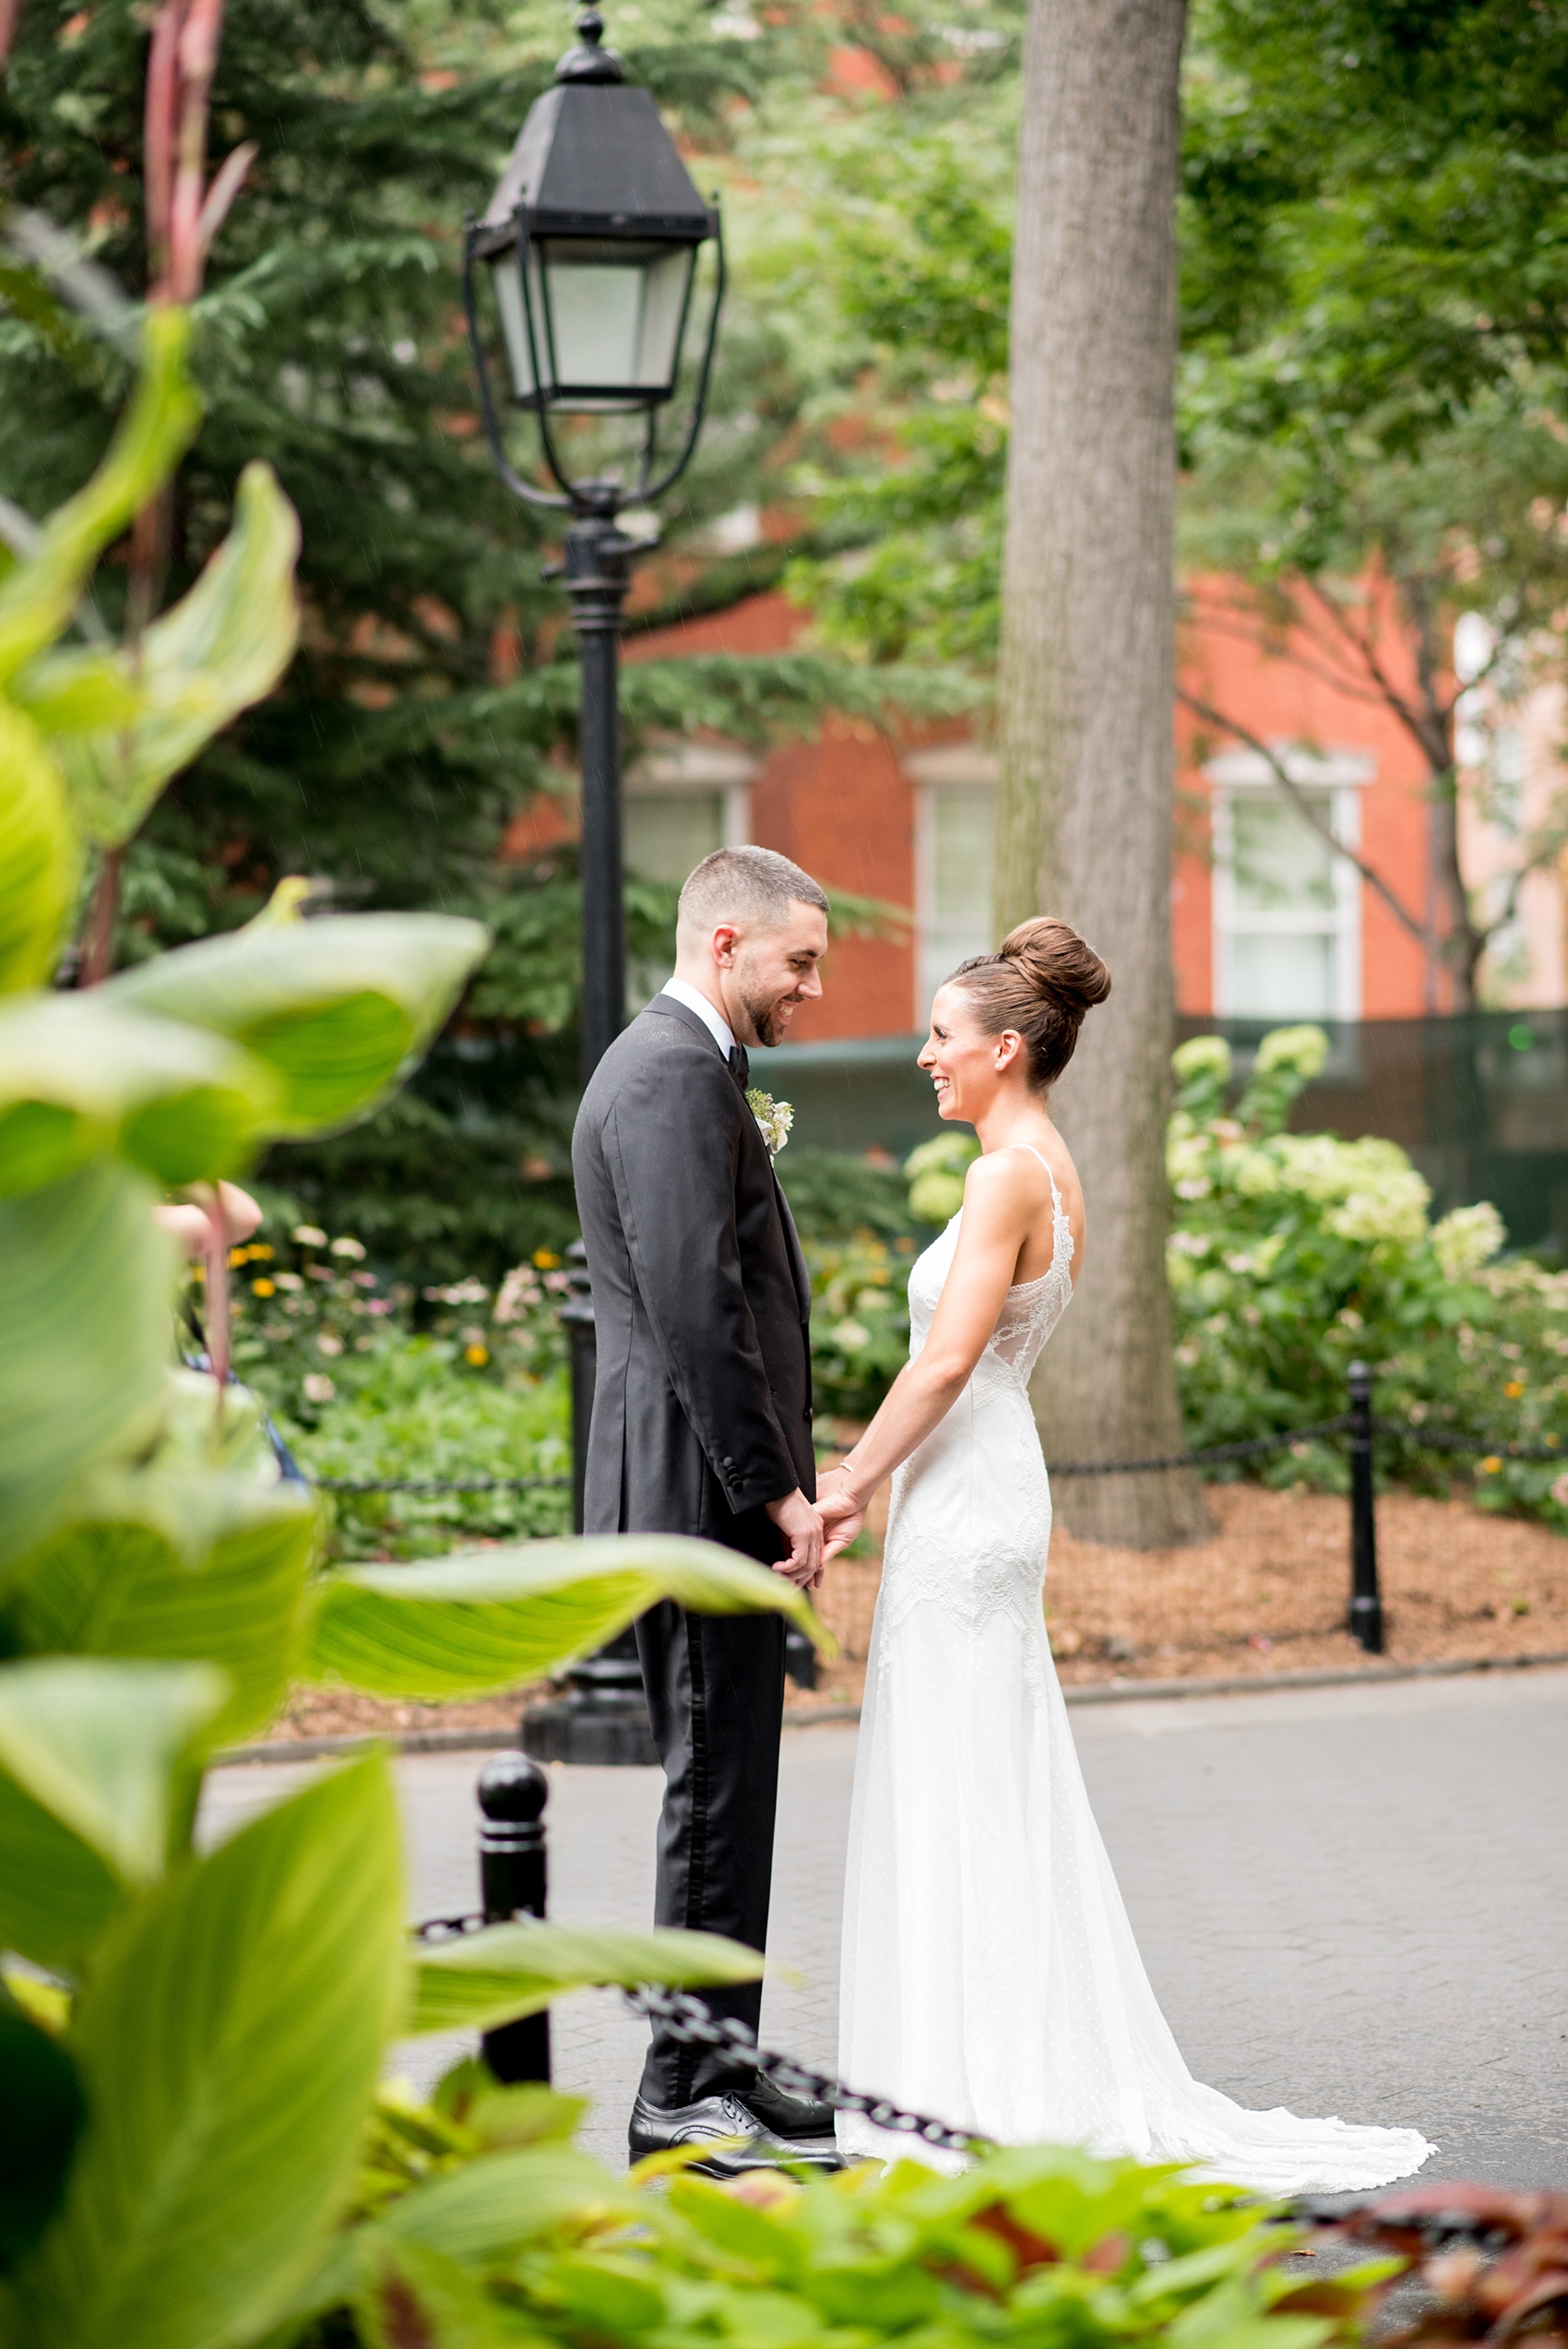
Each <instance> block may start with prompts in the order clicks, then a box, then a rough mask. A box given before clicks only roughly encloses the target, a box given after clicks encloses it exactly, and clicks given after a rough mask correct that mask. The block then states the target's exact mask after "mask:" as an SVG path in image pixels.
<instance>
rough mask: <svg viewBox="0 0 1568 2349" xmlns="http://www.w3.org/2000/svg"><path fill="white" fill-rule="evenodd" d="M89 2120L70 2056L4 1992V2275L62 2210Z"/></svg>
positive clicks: (0, 2003) (0, 2113)
mask: <svg viewBox="0 0 1568 2349" xmlns="http://www.w3.org/2000/svg"><path fill="white" fill-rule="evenodd" d="M86 2117H87V2103H86V2099H85V2098H84V2096H83V2094H82V2089H81V2081H80V2079H79V2078H78V2076H77V2068H76V2065H75V2064H74V2063H73V2062H72V2060H71V2057H70V2056H69V2054H68V2053H67V2051H66V2050H65V2048H64V2047H62V2046H61V2045H60V2043H59V2041H58V2040H57V2039H56V2038H54V2037H53V2034H52V2033H49V2032H47V2031H44V2030H42V2028H41V2026H40V2025H39V2024H38V2023H36V2022H34V2021H33V2020H32V2019H31V2017H30V2015H26V2014H24V2013H23V2012H22V2009H20V2007H18V2004H17V2002H16V2000H15V1999H14V1998H13V1997H11V1996H10V1994H9V1992H8V1991H7V1990H6V1988H5V1987H4V1985H0V2275H5V2274H8V2273H9V2272H10V2271H11V2270H12V2269H13V2268H14V2267H15V2266H16V2264H17V2261H18V2258H19V2256H20V2255H21V2253H22V2252H24V2251H26V2250H27V2249H28V2248H29V2247H30V2245H31V2244H33V2243H34V2242H36V2240H37V2239H38V2237H39V2236H41V2235H42V2232H43V2230H44V2228H45V2227H46V2226H47V2225H48V2224H49V2222H50V2220H51V2219H52V2218H53V2215H54V2213H55V2212H56V2211H57V2210H58V2208H59V2206H60V2201H61V2198H62V2197H63V2195H64V2193H65V2177H66V2173H67V2171H68V2170H69V2168H70V2164H71V2155H72V2154H73V2153H74V2152H75V2151H76V2145H77V2138H78V2137H79V2136H80V2135H81V2130H82V2123H83V2121H84V2120H85V2119H86Z"/></svg>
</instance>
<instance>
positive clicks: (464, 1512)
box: [191, 1224, 572, 1558]
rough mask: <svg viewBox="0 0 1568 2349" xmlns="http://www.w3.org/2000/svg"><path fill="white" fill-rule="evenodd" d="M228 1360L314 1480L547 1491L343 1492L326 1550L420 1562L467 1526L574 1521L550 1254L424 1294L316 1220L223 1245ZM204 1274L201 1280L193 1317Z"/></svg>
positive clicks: (195, 1281)
mask: <svg viewBox="0 0 1568 2349" xmlns="http://www.w3.org/2000/svg"><path fill="white" fill-rule="evenodd" d="M229 1262H230V1272H231V1277H232V1280H233V1282H234V1290H233V1305H232V1321H233V1339H232V1360H233V1363H234V1366H235V1369H236V1371H237V1373H238V1375H239V1376H240V1377H243V1378H244V1380H245V1381H246V1383H247V1384H248V1385H249V1386H250V1387H252V1388H253V1389H255V1392H256V1393H257V1394H258V1395H259V1396H260V1397H261V1398H262V1401H264V1402H265V1403H266V1405H267V1410H268V1411H269V1412H270V1413H271V1414H272V1417H273V1420H274V1422H275V1424H276V1425H277V1427H278V1430H279V1434H280V1435H281V1436H282V1437H283V1439H284V1441H285V1442H286V1443H287V1445H288V1447H289V1449H290V1450H291V1453H292V1454H293V1456H294V1459H295V1460H296V1461H297V1462H298V1464H299V1465H300V1467H301V1468H302V1469H303V1471H304V1473H305V1474H306V1475H307V1476H309V1477H310V1478H311V1480H312V1481H313V1482H315V1481H318V1480H321V1479H326V1478H330V1479H343V1480H346V1481H348V1482H350V1483H354V1484H362V1485H369V1484H375V1483H388V1484H395V1483H399V1482H404V1481H407V1480H410V1479H422V1480H424V1479H428V1480H433V1481H434V1480H447V1481H450V1480H455V1479H464V1478H478V1477H487V1476H488V1477H495V1478H507V1477H529V1478H537V1479H542V1480H547V1481H546V1483H545V1484H544V1485H543V1486H542V1487H541V1488H540V1489H534V1490H513V1491H506V1490H496V1491H493V1492H479V1493H387V1492H379V1493H362V1494H347V1493H342V1494H333V1495H331V1496H328V1500H327V1525H328V1532H327V1555H328V1556H331V1557H334V1558H350V1557H356V1558H358V1557H427V1556H434V1555H436V1554H437V1553H439V1552H440V1551H442V1550H445V1549H450V1548H451V1547H452V1546H453V1544H454V1543H456V1542H457V1540H459V1539H460V1538H463V1537H465V1536H472V1537H480V1538H484V1539H490V1540H498V1539H507V1538H511V1539H524V1538H529V1537H536V1538H537V1537H549V1536H552V1535H557V1534H562V1533H569V1532H571V1516H572V1510H571V1494H570V1490H569V1479H570V1475H571V1465H572V1428H571V1403H570V1393H569V1389H568V1383H567V1374H566V1341H565V1338H564V1332H563V1330H562V1328H561V1323H560V1320H559V1318H558V1316H557V1311H556V1308H557V1306H559V1305H560V1303H561V1298H562V1293H563V1292H564V1289H565V1286H566V1274H565V1272H564V1270H563V1269H562V1266H561V1259H560V1258H558V1257H556V1256H555V1255H553V1254H552V1252H551V1251H550V1250H548V1249H540V1252H539V1258H538V1261H537V1262H535V1263H530V1264H522V1265H517V1266H515V1267H514V1268H513V1270H511V1271H510V1272H508V1273H507V1274H506V1275H505V1279H504V1280H503V1281H502V1282H500V1284H499V1286H498V1287H497V1288H496V1289H495V1290H494V1291H492V1290H491V1289H489V1288H488V1287H487V1286H486V1285H485V1283H484V1282H482V1281H475V1280H464V1281H454V1282H445V1283H444V1284H441V1285H438V1286H434V1287H425V1288H423V1289H422V1290H418V1291H416V1290H415V1289H413V1288H412V1287H411V1286H410V1284H409V1283H408V1282H400V1281H390V1282H389V1281H387V1280H386V1279H385V1278H384V1277H383V1276H382V1275H380V1274H378V1273H377V1272H375V1271H374V1270H371V1269H370V1267H369V1266H368V1265H367V1263H366V1261H365V1249H364V1247H363V1246H362V1243H361V1241H360V1240H359V1239H358V1238H357V1237H356V1236H355V1235H354V1234H351V1233H345V1234H339V1235H338V1237H336V1238H334V1239H330V1240H329V1239H328V1238H327V1234H326V1233H325V1232H323V1231H321V1230H319V1229H318V1228H316V1227H314V1226H312V1225H309V1224H300V1225H296V1226H295V1227H294V1229H293V1231H292V1232H291V1234H290V1236H289V1239H288V1240H287V1241H282V1240H279V1241H278V1242H276V1243H274V1242H272V1241H269V1240H266V1239H257V1240H255V1241H252V1242H251V1243H250V1244H249V1245H248V1246H244V1247H237V1248H234V1249H232V1250H231V1252H230V1259H229ZM202 1289H203V1274H202V1270H201V1268H200V1267H199V1266H198V1267H196V1268H195V1269H194V1270H193V1272H192V1276H191V1295H192V1318H193V1320H194V1322H195V1324H196V1329H197V1330H198V1331H199V1328H200V1307H201V1295H202Z"/></svg>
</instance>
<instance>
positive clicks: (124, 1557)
mask: <svg viewBox="0 0 1568 2349" xmlns="http://www.w3.org/2000/svg"><path fill="white" fill-rule="evenodd" d="M318 1523H319V1520H318V1514H317V1507H316V1504H315V1501H314V1499H313V1498H312V1497H311V1496H310V1495H309V1494H308V1493H307V1492H304V1491H303V1490H302V1489H301V1487H300V1486H299V1485H276V1484H275V1485H270V1486H264V1485H257V1484H256V1483H255V1481H254V1480H253V1479H252V1478H250V1477H247V1476H241V1475H234V1474H231V1475H218V1474H214V1473H211V1472H210V1471H208V1472H206V1473H200V1472H189V1471H187V1472H184V1473H182V1472H180V1471H179V1470H177V1469H167V1468H161V1467H158V1466H155V1467H153V1468H151V1469H148V1470H146V1471H143V1472H141V1473H137V1474H134V1475H123V1476H115V1477H113V1478H109V1477H104V1478H101V1479H99V1480H96V1481H95V1482H93V1483H92V1484H91V1485H89V1486H87V1487H85V1488H84V1490H83V1492H82V1495H81V1496H80V1499H79V1502H78V1506H77V1509H76V1511H74V1512H73V1514H72V1516H71V1518H70V1519H69V1520H68V1521H67V1522H66V1523H65V1525H64V1526H62V1527H61V1528H60V1529H59V1530H58V1531H57V1532H54V1533H53V1534H52V1535H51V1537H50V1538H49V1540H48V1541H47V1542H46V1543H45V1544H43V1545H42V1548H41V1549H40V1550H39V1551H37V1552H36V1553H35V1554H34V1555H33V1556H31V1557H30V1558H29V1559H28V1560H27V1562H26V1564H25V1566H24V1567H23V1568H20V1569H19V1570H18V1592H17V1596H16V1599H15V1601H14V1604H13V1615H14V1621H15V1624H16V1628H17V1635H18V1638H19V1640H21V1642H22V1644H23V1645H24V1647H26V1648H28V1649H30V1650H32V1651H35V1652H36V1651H45V1652H54V1653H58V1652H59V1651H62V1650H68V1651H72V1652H74V1653H77V1654H84V1655H97V1656H149V1657H150V1656H158V1657H167V1658H175V1657H181V1658H185V1657H188V1658H190V1659H192V1660H193V1661H199V1662H204V1663H215V1664H218V1665H220V1666H221V1668H222V1670H223V1672H224V1674H225V1675H227V1679H228V1684H229V1696H228V1699H227V1701H226V1703H225V1704H224V1705H223V1707H222V1709H221V1711H220V1713H219V1715H218V1718H217V1720H216V1721H215V1723H214V1724H213V1730H212V1736H213V1740H214V1742H220V1741H223V1740H226V1739H233V1738H236V1737H243V1736H244V1735H246V1734H247V1732H249V1731H252V1730H255V1729H259V1728H261V1727H263V1726H265V1724H266V1723H267V1722H268V1721H270V1720H271V1718H272V1716H273V1714H274V1713H275V1712H276V1711H277V1710H278V1708H279V1705H280V1704H281V1702H282V1700H283V1697H284V1695H285V1693H286V1691H287V1688H288V1684H289V1674H290V1669H291V1663H292V1662H293V1657H294V1646H295V1640H296V1638H297V1636H298V1630H299V1623H300V1616H301V1609H302V1603H303V1597H304V1592H305V1586H306V1580H307V1577H308V1575H309V1572H310V1567H311V1562H312V1559H313V1558H314V1556H315V1546H316V1539H317V1532H318Z"/></svg>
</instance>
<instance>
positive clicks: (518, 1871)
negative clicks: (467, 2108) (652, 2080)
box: [479, 1754, 550, 2081]
mask: <svg viewBox="0 0 1568 2349" xmlns="http://www.w3.org/2000/svg"><path fill="white" fill-rule="evenodd" d="M549 1800H550V1781H549V1780H548V1778H546V1776H545V1774H544V1772H543V1771H542V1770H540V1766H539V1764H538V1763H537V1762H535V1761H530V1760H529V1758H528V1756H527V1754H496V1755H494V1756H493V1759H491V1760H489V1761H487V1762H486V1763H485V1765H484V1768H483V1769H482V1770H481V1772H480V1775H479V1806H480V1809H481V1811H482V1812H483V1813H484V1818H483V1822H482V1824H481V1828H480V1830H479V1880H480V1899H481V1904H482V1906H483V1909H484V1919H485V1923H486V1924H487V1925H503V1924H505V1922H506V1920H507V1919H508V1918H509V1917H514V1916H518V1915H522V1916H540V1917H541V1916H543V1914H544V1913H545V1902H546V1895H547V1892H548V1890H549V1883H548V1867H547V1863H546V1856H545V1842H544V1806H545V1805H546V1803H547V1802H548V1801H549ZM480 2045H481V2048H482V2050H483V2053H484V2060H485V2062H486V2063H487V2064H488V2065H489V2066H490V2069H491V2070H492V2071H493V2073H494V2074H495V2077H496V2079H497V2080H504V2081H519V2080H542V2081H549V2078H550V2017H549V2015H548V2014H541V2015H525V2016H524V2017H523V2019H522V2021H520V2022H504V2023H501V2024H499V2025H498V2026H497V2028H496V2029H495V2030H493V2031H487V2032H486V2033H484V2036H483V2038H482V2039H481V2042H480Z"/></svg>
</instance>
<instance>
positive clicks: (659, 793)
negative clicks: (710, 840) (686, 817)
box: [624, 742, 757, 848]
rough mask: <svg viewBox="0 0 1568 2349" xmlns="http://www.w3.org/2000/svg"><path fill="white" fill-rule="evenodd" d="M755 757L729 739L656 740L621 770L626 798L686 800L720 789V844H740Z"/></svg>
mask: <svg viewBox="0 0 1568 2349" xmlns="http://www.w3.org/2000/svg"><path fill="white" fill-rule="evenodd" d="M756 770H757V761H756V759H755V758H754V757H752V755H751V753H750V752H749V751H744V750H742V749H741V748H740V747H739V745H736V744H733V743H707V742H680V743H660V744H659V745H657V746H656V747H655V748H653V749H651V750H649V751H647V753H646V754H645V755H644V757H641V758H639V759H638V760H637V761H636V764H635V765H634V766H631V767H629V768H628V769H626V775H625V781H624V791H625V792H626V794H627V796H628V797H630V798H636V799H687V798H690V797H691V796H693V794H694V793H698V792H713V793H722V794H723V799H724V810H723V818H722V821H723V830H724V838H723V842H722V845H723V846H724V847H725V848H744V847H745V846H746V844H747V842H748V841H750V839H751V836H752V830H751V827H752V782H753V779H754V776H755V774H756Z"/></svg>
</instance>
